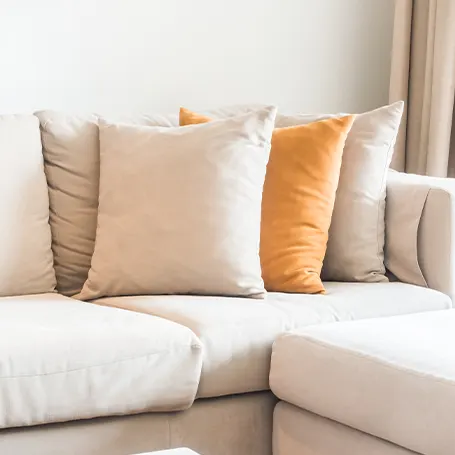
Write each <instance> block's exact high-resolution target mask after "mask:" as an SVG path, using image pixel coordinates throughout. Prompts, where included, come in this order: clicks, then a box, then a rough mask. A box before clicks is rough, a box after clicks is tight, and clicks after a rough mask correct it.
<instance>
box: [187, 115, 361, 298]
mask: <svg viewBox="0 0 455 455" xmlns="http://www.w3.org/2000/svg"><path fill="white" fill-rule="evenodd" d="M353 120H354V117H353V116H347V117H343V118H340V119H328V120H322V121H320V122H314V123H312V124H308V125H301V126H294V127H288V128H277V129H275V131H274V133H273V136H272V150H271V153H270V160H269V163H268V166H267V175H266V179H265V183H264V194H263V199H262V219H261V248H260V256H261V266H262V276H263V278H264V282H265V287H266V289H267V290H268V291H278V292H304V293H309V294H317V293H322V292H324V287H323V285H322V282H321V278H320V273H321V269H322V261H323V259H324V256H325V252H326V246H327V239H328V231H329V227H330V221H331V217H332V212H333V206H334V203H335V194H336V189H337V186H338V179H339V173H340V168H341V158H342V154H343V148H344V144H345V141H346V137H347V134H348V132H349V130H350V128H351V126H352V122H353ZM206 121H208V118H207V117H205V116H197V114H194V113H191V112H189V111H187V110H185V109H181V110H180V123H181V124H182V125H187V124H190V123H201V122H206Z"/></svg>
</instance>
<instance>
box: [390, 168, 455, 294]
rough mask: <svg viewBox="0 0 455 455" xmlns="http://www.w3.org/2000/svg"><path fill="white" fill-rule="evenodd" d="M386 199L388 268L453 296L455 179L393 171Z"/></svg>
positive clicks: (422, 284) (413, 280)
mask: <svg viewBox="0 0 455 455" xmlns="http://www.w3.org/2000/svg"><path fill="white" fill-rule="evenodd" d="M387 201H388V202H387V210H386V228H387V236H386V238H387V243H386V250H385V251H386V265H387V268H388V269H389V270H390V271H391V272H392V273H393V274H394V275H396V276H397V277H398V279H400V280H401V281H405V282H408V283H414V284H418V285H420V286H426V285H428V286H429V287H431V288H433V289H437V290H439V291H442V292H444V293H446V294H448V295H450V296H451V297H452V298H453V297H455V261H454V258H455V242H454V239H455V180H454V179H445V178H436V177H424V176H418V175H412V174H403V173H399V172H393V171H391V172H390V173H389V177H388V182H387Z"/></svg>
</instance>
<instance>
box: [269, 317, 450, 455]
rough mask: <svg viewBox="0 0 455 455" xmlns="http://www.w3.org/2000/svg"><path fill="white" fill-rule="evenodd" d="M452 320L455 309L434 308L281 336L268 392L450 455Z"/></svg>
mask: <svg viewBox="0 0 455 455" xmlns="http://www.w3.org/2000/svg"><path fill="white" fill-rule="evenodd" d="M454 324H455V311H435V312H430V313H426V314H422V313H420V314H411V315H406V316H397V317H391V318H383V319H370V320H364V321H356V322H347V323H343V324H326V325H321V326H313V327H308V328H305V329H303V330H302V331H296V332H291V333H288V334H284V335H282V336H281V337H279V338H278V339H277V340H276V341H275V343H274V346H273V353H272V365H271V372H270V385H271V389H272V391H273V392H274V393H275V395H277V396H278V397H279V398H280V399H282V400H284V401H287V402H289V403H292V404H294V405H296V406H298V407H300V408H302V409H306V410H308V411H311V412H314V413H316V414H318V415H321V416H323V417H327V418H329V419H331V420H334V421H336V422H340V423H342V424H344V425H347V426H349V427H351V428H356V429H358V430H360V431H363V432H365V433H368V434H371V435H373V436H377V437H379V438H382V439H385V440H387V441H390V442H393V443H394V444H397V445H399V446H402V447H405V448H407V449H409V450H413V451H415V452H417V453H422V454H433V453H434V454H440V455H451V454H452V453H453V447H454V446H455V434H454V432H453V425H452V422H453V419H454V409H455V405H454V404H455V352H454V351H453V349H452V346H453V344H454V343H455V331H454V330H453V327H454ZM423 334H424V336H422V335H423ZM391 391H393V399H391ZM353 403H356V405H355V406H353ZM365 413H367V415H368V418H366V414H365ZM423 429H425V431H423Z"/></svg>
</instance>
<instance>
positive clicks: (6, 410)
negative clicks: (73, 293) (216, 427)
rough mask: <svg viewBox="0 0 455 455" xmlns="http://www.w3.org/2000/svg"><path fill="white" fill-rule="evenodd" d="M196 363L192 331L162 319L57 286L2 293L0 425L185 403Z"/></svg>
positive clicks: (198, 352)
mask: <svg viewBox="0 0 455 455" xmlns="http://www.w3.org/2000/svg"><path fill="white" fill-rule="evenodd" d="M201 364H202V346H201V343H200V341H199V340H198V339H197V337H196V336H195V335H194V334H193V333H192V332H191V331H190V330H188V329H187V328H186V327H183V326H181V325H178V324H175V323H173V322H171V321H167V320H165V319H161V318H156V317H151V316H144V315H143V314H138V313H133V312H130V311H122V310H115V309H113V308H103V307H100V306H98V305H93V304H89V303H84V302H78V301H76V300H73V299H70V298H67V297H63V296H59V295H57V294H42V295H39V296H29V297H10V298H7V297H6V298H3V299H1V300H0V403H1V404H2V405H1V406H0V428H5V427H6V428H8V427H15V426H25V425H37V424H42V423H49V422H59V421H65V420H74V419H84V418H85V419H86V418H91V417H98V416H109V415H122V414H131V413H136V412H145V411H162V410H165V411H172V410H176V409H185V408H187V407H189V406H190V405H191V404H192V402H193V399H194V396H195V395H196V391H197V387H198V384H199V378H200V372H201ZM0 439H1V437H0ZM0 452H1V451H0Z"/></svg>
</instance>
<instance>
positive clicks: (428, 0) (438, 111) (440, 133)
mask: <svg viewBox="0 0 455 455" xmlns="http://www.w3.org/2000/svg"><path fill="white" fill-rule="evenodd" d="M454 94H455V0H396V6H395V22H394V36H393V49H392V71H391V80H390V100H391V101H397V100H399V99H402V100H405V101H406V111H405V117H404V119H403V124H402V129H401V132H400V136H399V138H398V140H397V144H396V149H395V155H394V159H393V161H392V167H393V168H394V169H397V170H400V171H406V172H410V173H417V174H425V175H433V176H439V177H447V176H455V122H454V119H455V116H454Z"/></svg>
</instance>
